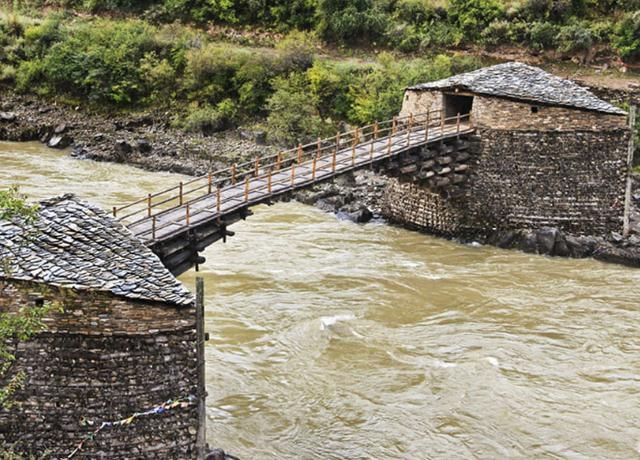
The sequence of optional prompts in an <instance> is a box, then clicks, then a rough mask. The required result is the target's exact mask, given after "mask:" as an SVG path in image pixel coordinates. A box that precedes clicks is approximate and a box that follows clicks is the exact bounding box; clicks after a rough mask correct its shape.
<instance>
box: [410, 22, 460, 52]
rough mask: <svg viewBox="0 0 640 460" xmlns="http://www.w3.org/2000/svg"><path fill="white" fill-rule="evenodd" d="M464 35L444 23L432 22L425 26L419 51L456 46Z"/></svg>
mask: <svg viewBox="0 0 640 460" xmlns="http://www.w3.org/2000/svg"><path fill="white" fill-rule="evenodd" d="M463 38H464V35H463V33H462V31H461V30H460V29H458V28H457V27H454V26H453V25H451V24H449V23H448V22H446V21H438V20H433V21H431V23H430V24H428V25H426V26H425V35H424V38H423V39H422V42H421V43H420V48H421V49H429V48H443V47H448V46H458V45H459V44H460V43H462V39H463Z"/></svg>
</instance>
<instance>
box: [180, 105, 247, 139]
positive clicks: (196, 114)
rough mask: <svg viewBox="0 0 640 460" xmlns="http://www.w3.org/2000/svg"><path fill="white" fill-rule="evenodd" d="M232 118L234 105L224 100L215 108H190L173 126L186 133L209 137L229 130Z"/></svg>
mask: <svg viewBox="0 0 640 460" xmlns="http://www.w3.org/2000/svg"><path fill="white" fill-rule="evenodd" d="M234 116H235V104H234V103H233V101H232V100H230V99H225V100H223V101H221V102H220V103H219V104H217V105H216V106H215V107H213V106H211V105H204V106H201V107H197V106H196V107H194V108H192V109H191V110H190V111H189V113H188V114H187V116H186V117H185V118H184V119H182V120H178V121H177V122H176V123H175V126H177V127H179V128H182V129H184V130H185V131H188V132H192V133H201V134H204V135H205V136H209V135H211V134H213V133H216V132H218V131H223V130H225V129H227V128H229V127H230V126H231V124H232V122H233V118H234Z"/></svg>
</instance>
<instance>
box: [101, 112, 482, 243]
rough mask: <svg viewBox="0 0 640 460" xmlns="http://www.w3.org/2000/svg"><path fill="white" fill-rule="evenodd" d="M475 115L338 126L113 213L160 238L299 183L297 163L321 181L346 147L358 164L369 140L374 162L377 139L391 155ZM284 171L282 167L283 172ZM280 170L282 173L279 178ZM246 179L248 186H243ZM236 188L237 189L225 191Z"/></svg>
mask: <svg viewBox="0 0 640 460" xmlns="http://www.w3.org/2000/svg"><path fill="white" fill-rule="evenodd" d="M469 118H470V116H469V115H468V114H465V115H460V114H457V115H456V116H453V117H449V118H445V117H444V114H443V113H442V111H431V112H427V113H421V114H417V115H414V114H410V115H409V116H407V117H394V118H393V119H391V120H387V121H383V122H376V123H373V124H370V125H367V126H363V127H359V128H355V129H354V130H352V131H349V132H346V133H340V132H338V133H337V134H336V136H334V137H330V138H325V139H318V140H317V141H316V142H313V143H309V144H306V145H302V144H299V145H298V146H297V147H295V148H292V149H289V150H286V151H283V152H279V153H277V154H274V155H267V156H263V157H259V158H256V159H255V160H253V161H250V162H246V163H242V164H233V165H231V166H230V167H229V168H225V169H221V170H218V171H214V172H210V173H209V174H207V175H205V176H200V177H196V178H194V179H192V180H189V181H186V182H180V183H179V184H178V185H176V186H174V187H170V188H167V189H165V190H162V191H160V192H156V193H150V194H148V195H147V196H146V197H144V198H140V199H139V200H136V201H134V202H132V203H129V204H126V205H123V206H119V207H118V206H114V207H113V209H112V212H113V216H114V217H116V218H117V219H118V220H120V221H124V223H125V224H126V225H128V226H130V227H132V226H134V225H135V224H137V223H140V222H143V221H149V220H150V221H152V223H151V225H150V227H149V228H148V229H146V230H144V231H143V232H142V233H139V234H138V236H139V237H140V238H141V239H143V240H149V239H152V240H155V239H156V232H158V231H159V230H161V229H163V228H166V227H168V226H170V225H175V224H176V223H182V224H184V223H186V225H187V226H188V225H190V224H191V223H193V222H195V220H196V218H197V217H198V215H199V214H202V213H203V212H207V213H208V214H212V213H213V217H215V214H218V215H220V212H221V210H223V208H225V204H228V203H229V201H232V200H233V201H238V199H241V201H244V202H245V203H246V202H249V196H250V194H251V193H255V192H258V191H260V192H264V193H265V194H268V195H270V194H271V193H272V190H273V188H274V187H276V186H277V185H281V184H283V183H285V182H286V183H290V184H291V185H292V186H293V185H298V183H297V182H296V169H299V167H300V166H306V167H309V168H310V169H311V178H310V179H311V180H310V182H315V180H316V175H317V173H318V172H320V171H322V172H324V173H325V174H326V171H327V170H328V169H329V170H330V171H332V172H335V171H336V168H337V167H338V166H339V165H341V166H342V165H344V161H345V160H344V158H343V157H344V152H348V150H349V149H351V152H352V155H351V162H352V165H353V166H355V163H356V157H357V156H358V155H359V157H358V162H359V163H361V162H362V152H360V153H359V154H358V155H357V154H356V149H357V148H360V149H361V148H362V147H363V146H366V145H367V144H369V146H370V147H369V152H370V162H373V161H377V160H379V159H380V157H379V155H377V156H375V158H374V144H376V145H377V147H375V149H376V150H375V151H376V152H378V153H379V152H380V144H381V141H386V151H387V152H388V154H389V155H390V156H391V154H392V144H397V142H398V140H400V138H401V136H406V139H407V145H406V146H407V147H409V146H411V145H418V144H423V143H425V142H426V141H427V139H429V135H430V133H431V134H434V133H436V132H437V135H438V137H445V136H450V135H454V134H456V133H457V134H459V133H460V131H461V125H462V124H463V123H465V124H466V125H465V127H467V126H468V122H469ZM419 131H424V138H423V139H418V140H416V137H415V133H417V132H419ZM339 153H342V155H340V156H341V158H342V159H341V160H340V161H338V159H337V157H338V154H339ZM286 169H290V175H287V177H286V178H283V177H282V175H283V174H282V172H283V170H286ZM278 172H280V174H279V175H278V174H277V173H278ZM276 175H278V176H280V177H278V178H275V177H274V176H276ZM257 182H260V183H257ZM240 184H242V185H243V186H242V187H238V185H240ZM233 189H235V190H236V192H235V193H234V194H233V195H229V194H228V193H224V192H229V191H230V190H233ZM213 195H215V199H213V201H214V202H215V205H212V206H210V207H209V208H210V209H206V210H205V209H195V206H194V205H196V204H197V203H199V202H201V201H202V200H204V199H207V200H211V199H212V198H213ZM178 208H183V209H184V214H181V217H180V218H179V219H174V220H171V221H164V220H163V222H162V223H161V224H159V223H158V222H156V218H157V217H159V216H162V215H163V214H166V213H169V212H173V211H175V210H176V209H178ZM198 220H200V219H198Z"/></svg>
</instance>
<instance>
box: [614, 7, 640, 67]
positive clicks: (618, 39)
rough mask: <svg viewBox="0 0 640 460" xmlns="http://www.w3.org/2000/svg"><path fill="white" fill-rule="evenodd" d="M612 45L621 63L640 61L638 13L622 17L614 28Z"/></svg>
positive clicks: (639, 22) (639, 20)
mask: <svg viewBox="0 0 640 460" xmlns="http://www.w3.org/2000/svg"><path fill="white" fill-rule="evenodd" d="M613 45H614V47H615V49H616V51H618V53H619V54H620V57H621V58H622V60H623V61H626V62H637V61H638V60H640V11H635V12H633V13H628V14H626V15H625V16H624V18H623V19H622V21H621V22H620V23H619V24H618V26H617V27H616V28H615V32H614V37H613Z"/></svg>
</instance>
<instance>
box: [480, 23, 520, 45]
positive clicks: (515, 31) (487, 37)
mask: <svg viewBox="0 0 640 460" xmlns="http://www.w3.org/2000/svg"><path fill="white" fill-rule="evenodd" d="M527 29H528V27H527V24H525V23H523V22H514V21H505V20H498V21H493V22H492V23H491V24H489V27H487V28H486V29H484V30H483V31H482V33H481V34H480V36H481V40H482V42H483V43H484V44H486V45H490V46H495V45H505V44H509V43H521V42H523V41H524V40H525V37H526V33H527Z"/></svg>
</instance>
